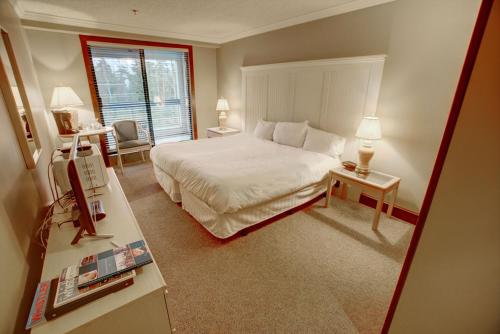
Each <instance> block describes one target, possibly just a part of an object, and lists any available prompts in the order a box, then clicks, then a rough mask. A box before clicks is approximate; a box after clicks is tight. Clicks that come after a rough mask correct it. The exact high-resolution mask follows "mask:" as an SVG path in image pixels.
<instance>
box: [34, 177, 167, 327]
mask: <svg viewBox="0 0 500 334" xmlns="http://www.w3.org/2000/svg"><path fill="white" fill-rule="evenodd" d="M107 171H108V174H109V179H110V181H109V184H108V185H107V186H106V187H102V188H98V191H99V192H102V193H103V195H102V196H98V197H97V198H99V199H102V201H103V202H104V210H105V211H106V218H104V219H103V220H101V221H99V222H98V223H97V224H96V230H97V233H100V234H107V233H110V234H114V237H113V238H112V239H101V240H90V239H85V238H84V239H81V240H80V242H79V243H78V244H77V245H75V246H71V245H70V243H71V240H72V239H73V237H74V236H75V234H76V232H77V229H76V228H74V227H73V225H72V224H71V223H67V224H64V225H62V226H61V227H60V228H58V227H57V225H56V224H55V225H53V226H52V228H51V231H50V236H49V240H48V247H47V252H46V254H45V261H44V265H43V272H42V278H41V279H42V281H45V280H50V279H52V278H54V277H57V276H58V275H59V274H60V273H61V270H62V269H63V268H65V267H67V266H69V265H72V264H76V263H78V262H79V260H80V259H81V258H82V257H84V256H87V255H91V254H96V253H99V252H102V251H105V250H108V249H111V248H113V247H114V246H112V245H111V243H110V241H111V240H113V241H114V242H116V243H118V244H120V245H125V244H127V243H130V242H133V241H136V240H140V239H144V236H143V234H142V232H141V229H140V228H139V225H138V224H137V221H136V219H135V217H134V215H133V213H132V210H131V208H130V206H129V203H128V201H127V199H126V198H125V194H124V193H123V190H122V188H121V186H120V183H119V182H118V179H117V177H116V174H115V172H114V171H113V169H112V168H108V169H107ZM54 211H55V212H56V213H60V212H62V209H61V208H60V207H59V206H56V209H54ZM55 217H59V216H58V215H56V216H55ZM59 219H60V218H59ZM153 255H154V254H153ZM165 288H166V284H165V281H164V280H163V277H162V275H161V273H160V270H159V269H158V266H157V265H156V262H153V263H151V264H148V265H146V266H144V267H142V269H141V268H140V269H138V270H137V276H136V277H135V278H134V284H132V285H131V286H129V287H127V288H125V289H123V290H120V291H118V292H115V293H112V294H109V295H107V296H105V297H102V298H100V299H98V300H95V301H93V302H91V303H89V304H86V305H84V306H82V307H80V308H78V309H76V310H74V311H71V312H69V313H67V314H65V315H63V316H61V317H60V318H56V319H54V320H51V321H49V322H47V323H45V324H42V325H39V326H36V327H34V328H33V329H32V331H31V332H32V333H33V334H49V333H50V334H57V333H120V334H128V333H130V334H132V333H134V334H135V333H167V334H169V333H171V328H170V321H169V317H168V310H167V306H166V300H165V293H166V290H165Z"/></svg>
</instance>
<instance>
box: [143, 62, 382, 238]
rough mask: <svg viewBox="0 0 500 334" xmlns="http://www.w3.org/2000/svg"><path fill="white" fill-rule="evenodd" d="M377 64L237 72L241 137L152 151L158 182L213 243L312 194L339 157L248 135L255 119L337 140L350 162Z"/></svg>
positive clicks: (235, 114) (368, 110)
mask: <svg viewBox="0 0 500 334" xmlns="http://www.w3.org/2000/svg"><path fill="white" fill-rule="evenodd" d="M384 61H385V56H384V55H375V56H363V57H352V58H337V59H321V60H312V61H300V62H289V63H279V64H265V65H256V66H247V67H242V68H241V72H242V90H241V98H242V99H241V110H232V111H231V117H232V118H233V119H236V120H240V121H241V124H240V126H237V127H239V128H241V129H242V130H243V132H244V133H242V134H239V135H235V136H230V137H220V138H211V139H201V140H196V141H189V142H182V143H175V144H165V145H159V146H157V147H155V148H153V150H152V151H151V159H152V161H153V164H154V171H155V174H156V178H157V179H158V182H159V183H160V185H161V186H162V187H163V189H164V190H165V192H166V193H167V194H169V196H170V198H171V199H172V200H173V201H175V202H182V207H183V208H184V209H185V210H186V211H188V212H189V213H190V214H191V215H192V216H193V217H194V218H195V219H196V220H197V221H198V222H199V223H200V224H202V225H203V226H204V227H205V228H206V229H207V230H208V231H209V232H210V233H212V234H213V235H214V236H216V237H218V238H227V237H230V236H232V235H234V234H235V233H237V232H238V231H240V230H242V229H245V228H247V227H249V226H252V225H255V224H258V223H260V222H262V221H264V220H267V219H269V218H271V217H274V216H276V215H279V214H280V213H283V212H285V211H288V210H290V209H292V208H295V207H297V206H300V205H301V204H304V203H306V202H308V201H310V200H312V199H314V198H316V197H318V196H319V195H321V194H322V193H324V192H325V191H326V176H327V173H328V170H329V169H330V168H334V167H336V166H338V165H339V164H340V155H330V156H329V155H327V154H322V153H317V152H319V151H314V150H313V151H314V152H311V151H310V150H308V149H306V147H305V142H304V147H299V145H295V146H296V147H292V146H293V145H291V146H290V145H282V144H283V143H279V141H278V142H276V141H275V138H274V137H275V133H271V134H270V135H269V138H268V139H269V140H262V139H260V138H256V137H255V136H254V134H255V131H256V129H257V128H258V126H259V124H260V123H261V122H262V120H267V121H274V122H303V121H306V120H307V121H308V122H309V123H308V126H310V127H309V128H316V129H319V130H323V131H326V132H328V133H329V134H336V135H338V136H339V138H342V140H343V142H342V153H341V154H342V159H344V160H355V159H356V157H357V147H358V143H357V141H356V139H355V138H354V134H355V132H356V129H357V127H358V125H359V122H360V121H361V119H362V117H363V116H365V115H373V114H375V112H376V106H377V101H378V96H379V90H380V84H381V81H382V73H383V67H384ZM308 133H309V132H308ZM306 141H307V139H306Z"/></svg>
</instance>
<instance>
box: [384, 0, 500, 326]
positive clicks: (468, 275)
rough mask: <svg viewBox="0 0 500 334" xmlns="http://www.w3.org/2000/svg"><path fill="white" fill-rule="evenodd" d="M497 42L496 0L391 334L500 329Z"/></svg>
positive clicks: (499, 53) (499, 67) (498, 13)
mask: <svg viewBox="0 0 500 334" xmlns="http://www.w3.org/2000/svg"><path fill="white" fill-rule="evenodd" d="M498 41H500V2H498V1H496V2H495V4H494V7H493V12H492V14H491V16H490V20H489V23H488V27H487V29H486V32H485V35H484V37H483V42H482V45H481V48H480V51H479V55H478V58H477V62H476V65H475V67H474V70H473V73H472V77H471V80H470V83H469V86H468V88H467V92H466V95H465V99H464V102H463V105H462V109H461V112H460V115H459V118H458V123H457V125H456V128H455V132H454V134H453V138H452V141H451V145H450V148H449V151H448V155H447V156H446V161H445V164H444V167H443V172H442V173H441V177H440V179H439V182H438V185H437V189H436V193H435V195H434V199H433V202H432V204H431V207H430V211H429V215H428V217H427V221H426V223H425V228H424V230H423V233H422V236H421V239H420V242H419V245H418V247H417V251H416V253H415V257H414V260H413V263H412V266H411V268H410V272H409V274H408V277H407V280H406V284H405V287H404V289H403V293H402V295H401V299H400V302H399V304H398V306H397V309H396V313H395V315H394V320H393V322H392V326H391V329H390V333H409V334H411V333H442V334H447V333H454V334H455V333H498V331H499V329H500V284H499V283H500V220H499V217H500V206H499V203H500V176H499V174H498V171H499V170H500V112H499V111H500V95H499V94H498V93H499V89H500V44H499V43H498ZM479 161H482V162H484V163H481V164H480V166H478V162H479Z"/></svg>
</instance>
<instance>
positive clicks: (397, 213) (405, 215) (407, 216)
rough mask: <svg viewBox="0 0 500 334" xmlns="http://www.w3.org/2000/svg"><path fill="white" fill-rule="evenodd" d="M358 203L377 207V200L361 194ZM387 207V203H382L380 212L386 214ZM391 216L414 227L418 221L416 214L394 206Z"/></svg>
mask: <svg viewBox="0 0 500 334" xmlns="http://www.w3.org/2000/svg"><path fill="white" fill-rule="evenodd" d="M359 203H361V204H364V205H366V206H369V207H371V208H375V207H376V206H377V200H376V199H375V198H373V197H371V196H369V195H366V194H361V196H359ZM388 207H389V205H388V204H387V203H384V205H383V206H382V211H383V212H387V208H388ZM392 215H393V216H394V217H396V218H398V219H401V220H404V221H405V222H407V223H410V224H413V225H415V224H416V223H417V220H418V213H417V212H414V211H411V210H408V209H405V208H401V207H398V206H394V209H393V210H392Z"/></svg>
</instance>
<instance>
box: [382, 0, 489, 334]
mask: <svg viewBox="0 0 500 334" xmlns="http://www.w3.org/2000/svg"><path fill="white" fill-rule="evenodd" d="M493 1H494V0H483V1H482V3H481V8H480V9H479V14H478V16H477V20H476V24H475V26H474V31H473V32H472V37H471V40H470V43H469V48H468V50H467V55H466V57H465V61H464V65H463V67H462V73H461V74H460V79H459V81H458V85H457V90H456V92H455V97H454V98H453V103H452V105H451V110H450V114H449V116H448V121H447V123H446V127H445V130H444V134H443V139H442V141H441V145H440V146H439V151H438V154H437V157H436V162H435V164H434V169H433V171H432V175H431V179H430V181H429V186H428V187H427V192H426V193H425V197H424V201H423V203H422V209H421V210H420V216H419V219H418V221H417V224H416V226H415V232H414V233H413V236H412V238H411V241H410V246H409V248H408V253H407V254H406V258H405V261H404V263H403V268H402V269H401V274H400V275H399V279H398V283H397V285H396V289H395V291H394V295H393V296H392V300H391V304H390V305H389V310H388V311H387V316H386V318H385V322H384V326H383V327H382V334H386V333H388V332H389V328H390V327H391V322H392V319H393V317H394V313H395V312H396V308H397V305H398V302H399V298H400V297H401V293H402V291H403V288H404V285H405V282H406V278H407V277H408V272H409V271H410V266H411V263H412V261H413V258H414V256H415V252H416V249H417V246H418V242H419V240H420V237H421V235H422V231H423V229H424V225H425V220H426V219H427V215H428V214H429V209H430V207H431V203H432V199H433V197H434V193H435V192H436V188H437V184H438V181H439V177H440V176H441V171H442V170H443V166H444V161H445V159H446V155H447V153H448V148H449V147H450V143H451V139H452V137H453V132H454V131H455V126H456V124H457V120H458V115H459V114H460V110H461V109H462V103H463V100H464V97H465V93H466V91H467V86H468V85H469V80H470V77H471V74H472V70H473V68H474V64H475V62H476V57H477V54H478V51H479V47H480V45H481V40H482V38H483V34H484V30H485V28H486V24H487V23H488V17H489V15H490V12H491V7H492V5H493Z"/></svg>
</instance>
